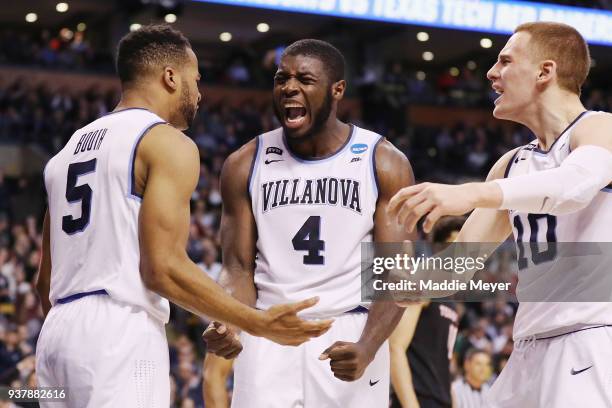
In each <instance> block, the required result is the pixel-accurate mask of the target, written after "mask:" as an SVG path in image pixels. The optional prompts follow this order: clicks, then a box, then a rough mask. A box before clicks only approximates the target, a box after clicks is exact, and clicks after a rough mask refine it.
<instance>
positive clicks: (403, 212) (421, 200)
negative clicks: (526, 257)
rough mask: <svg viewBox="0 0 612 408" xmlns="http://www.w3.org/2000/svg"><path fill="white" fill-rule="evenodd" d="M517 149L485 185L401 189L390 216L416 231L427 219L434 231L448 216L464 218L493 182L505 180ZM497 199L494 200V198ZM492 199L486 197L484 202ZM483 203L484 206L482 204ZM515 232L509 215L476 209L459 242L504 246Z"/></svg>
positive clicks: (389, 209)
mask: <svg viewBox="0 0 612 408" xmlns="http://www.w3.org/2000/svg"><path fill="white" fill-rule="evenodd" d="M517 150H518V148H517V149H514V150H511V151H509V152H507V153H506V154H504V155H503V156H502V157H501V158H500V159H499V160H498V161H497V162H496V163H495V165H494V166H493V167H492V168H491V171H489V174H488V176H487V180H486V182H484V183H467V184H460V185H447V184H436V183H421V184H417V185H415V186H411V187H406V188H403V189H401V190H400V191H399V192H398V193H397V194H395V196H393V198H392V199H391V200H390V202H389V205H388V207H387V212H388V213H389V216H390V217H391V218H392V219H394V220H396V222H397V223H399V224H400V225H403V226H404V227H405V228H406V230H408V231H413V230H414V229H415V227H416V224H417V222H418V221H419V220H420V219H421V218H422V217H425V220H424V222H423V229H424V230H425V231H426V232H430V231H431V229H432V228H433V226H434V224H435V223H436V222H437V221H438V219H440V217H442V216H444V215H463V214H465V213H466V212H468V211H471V210H473V209H474V208H475V207H474V204H476V203H477V201H478V200H479V198H478V197H479V196H480V195H483V194H484V193H483V191H486V189H487V188H486V187H483V186H485V185H487V186H490V185H491V184H492V182H493V180H497V179H502V178H504V173H505V171H506V168H507V166H508V163H509V162H510V160H512V158H513V157H514V154H515V153H516V151H517ZM493 199H494V198H493ZM486 200H492V198H490V197H489V198H486V199H483V200H482V201H483V202H484V201H486ZM481 204H483V203H481ZM511 232H512V229H511V226H510V222H509V221H508V212H507V211H506V210H499V209H497V208H480V207H479V208H476V209H475V210H474V211H473V212H472V214H471V215H470V216H469V217H468V219H467V221H466V222H465V224H464V225H463V228H461V232H460V233H459V235H458V237H457V239H456V241H457V242H487V243H495V242H497V243H502V242H503V241H504V240H506V238H507V237H508V235H510V233H511Z"/></svg>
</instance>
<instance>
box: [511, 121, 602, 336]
mask: <svg viewBox="0 0 612 408" xmlns="http://www.w3.org/2000/svg"><path fill="white" fill-rule="evenodd" d="M595 114H598V113H597V112H590V111H589V112H584V113H583V114H582V115H580V116H579V117H578V118H576V120H574V122H572V123H571V124H570V125H569V126H568V127H567V129H565V131H564V132H563V133H562V134H561V135H560V136H559V137H558V138H557V140H555V142H554V143H553V145H552V146H551V147H550V149H549V150H548V151H543V150H541V149H540V148H539V147H538V141H537V140H535V141H533V142H531V143H529V144H528V145H526V146H523V147H522V148H520V149H519V150H518V151H517V152H516V154H515V155H514V157H513V158H512V160H511V161H510V163H509V164H508V167H507V169H506V177H514V176H519V175H524V174H529V173H533V172H537V171H542V170H546V169H551V168H556V167H559V166H560V165H561V163H562V162H563V160H565V158H566V157H567V156H568V155H569V154H570V138H571V135H572V129H573V128H574V126H575V125H576V123H578V121H579V120H581V119H583V118H584V117H586V116H588V115H595ZM611 187H612V185H609V186H608V187H606V188H604V189H602V190H601V191H599V192H598V193H597V195H596V196H595V198H594V199H593V200H592V201H591V202H590V203H589V204H588V205H587V206H586V207H585V208H583V209H582V210H579V211H576V212H573V213H570V214H565V215H561V216H553V215H550V214H525V213H520V212H517V211H510V212H509V215H510V223H511V225H512V227H513V233H514V238H515V241H516V243H517V256H518V266H519V280H518V286H517V291H516V292H517V298H518V299H519V302H520V303H519V308H518V312H517V315H516V319H515V322H514V335H513V337H514V338H515V339H520V338H525V337H530V336H536V337H546V336H549V335H556V334H563V333H568V332H571V331H574V330H579V329H580V328H584V327H590V326H597V325H608V324H612V303H606V302H588V301H581V302H572V301H567V302H555V301H544V300H545V299H546V295H548V296H549V297H550V298H551V299H553V300H558V299H559V297H556V298H555V293H557V295H558V296H561V297H563V296H565V297H567V298H568V299H569V300H572V291H574V292H580V291H582V293H586V292H588V291H593V290H596V289H597V285H599V284H602V283H603V282H600V281H599V280H601V279H602V277H604V279H605V277H606V276H608V275H610V274H609V273H607V270H608V269H609V265H603V264H601V265H595V266H594V267H593V268H591V266H592V265H589V267H588V268H584V267H582V268H581V267H580V265H581V264H582V265H585V263H584V262H586V261H588V259H587V257H576V258H572V257H564V256H557V253H556V251H557V249H559V250H561V251H567V249H568V248H569V249H570V250H571V249H572V248H576V249H577V250H579V249H580V248H586V247H587V246H586V245H582V246H581V245H580V244H563V243H586V242H612V228H611V226H612V188H611ZM549 242H557V243H559V244H555V245H550V246H549V245H547V244H544V245H543V243H549ZM530 243H531V244H532V245H534V244H533V243H540V245H538V246H537V247H538V250H534V251H533V252H532V251H529V249H528V248H529V245H530ZM555 248H557V249H555ZM583 255H584V254H583ZM581 262H582V263H581ZM577 289H580V290H577ZM559 293H561V294H560V295H559ZM530 295H532V296H531V297H530ZM534 297H538V299H534ZM565 297H564V298H565ZM522 298H529V300H540V299H542V300H543V301H541V302H538V301H525V302H523V301H522ZM582 300H588V299H582Z"/></svg>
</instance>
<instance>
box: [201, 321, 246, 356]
mask: <svg viewBox="0 0 612 408" xmlns="http://www.w3.org/2000/svg"><path fill="white" fill-rule="evenodd" d="M202 338H203V339H204V341H205V342H206V351H207V352H208V353H213V354H215V355H217V356H219V357H223V358H225V359H228V360H231V359H232V358H235V357H236V356H237V355H238V354H240V352H241V351H242V343H240V338H239V337H238V334H236V333H234V332H233V331H232V330H231V329H230V328H229V327H227V326H226V325H224V324H223V323H219V322H211V323H210V324H209V325H208V327H207V328H206V330H204V333H202Z"/></svg>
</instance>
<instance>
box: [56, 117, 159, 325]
mask: <svg viewBox="0 0 612 408" xmlns="http://www.w3.org/2000/svg"><path fill="white" fill-rule="evenodd" d="M161 123H166V122H165V121H164V120H163V119H161V118H160V117H159V116H157V115H155V114H154V113H152V112H150V111H148V110H146V109H140V108H131V109H125V110H122V111H117V112H112V113H109V114H108V115H106V116H103V117H101V118H99V119H97V120H95V121H93V122H91V123H90V124H88V125H87V126H85V127H83V128H81V129H79V130H77V131H76V132H75V133H74V134H73V135H72V137H71V138H70V140H69V141H68V143H67V144H66V146H65V147H64V148H63V149H62V150H61V151H60V152H59V153H58V154H57V155H56V156H54V157H53V158H52V159H51V160H50V161H49V163H47V166H46V168H45V186H46V189H47V195H48V198H49V216H50V226H51V228H50V234H51V263H52V270H51V293H50V299H51V303H52V304H56V303H57V302H58V300H59V302H60V303H62V302H63V301H65V300H66V299H67V298H68V299H70V298H74V297H75V296H77V297H78V296H79V295H80V294H84V293H89V292H95V291H102V290H104V291H106V292H107V293H108V294H109V295H110V296H111V297H112V298H113V299H116V300H118V301H121V302H125V303H128V304H131V305H134V306H137V307H141V308H143V309H144V310H146V311H147V312H148V313H150V314H151V315H152V316H153V317H154V318H156V319H157V320H159V321H162V322H164V323H165V322H167V321H168V316H169V312H170V308H169V304H168V301H167V300H166V299H164V298H162V297H161V296H159V295H157V294H155V293H153V292H151V291H149V290H148V289H147V288H146V287H145V286H144V284H143V282H142V279H141V276H140V270H139V263H140V249H139V246H138V213H139V211H140V203H141V197H140V196H139V195H138V194H137V193H136V192H135V190H134V168H133V167H134V161H135V152H136V148H137V146H138V143H139V142H140V140H141V138H142V137H143V136H144V135H145V134H146V133H147V131H148V130H149V129H151V128H152V127H153V126H155V125H157V124H161Z"/></svg>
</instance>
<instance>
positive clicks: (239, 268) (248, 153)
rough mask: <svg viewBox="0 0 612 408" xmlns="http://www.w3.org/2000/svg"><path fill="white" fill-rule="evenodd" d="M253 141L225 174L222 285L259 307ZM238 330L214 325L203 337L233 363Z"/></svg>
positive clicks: (231, 159) (226, 166) (230, 160)
mask: <svg viewBox="0 0 612 408" xmlns="http://www.w3.org/2000/svg"><path fill="white" fill-rule="evenodd" d="M255 142H256V140H255V139H253V140H251V141H250V142H248V143H247V144H245V145H244V146H242V147H241V148H240V149H238V150H237V151H236V152H234V153H232V154H231V155H230V156H229V157H228V158H227V160H226V161H225V163H224V164H223V169H222V170H221V198H222V200H223V212H222V214H221V231H220V232H221V247H222V251H221V253H222V254H223V257H222V258H223V269H222V270H221V275H220V278H219V283H220V284H221V286H223V288H225V290H226V291H227V292H228V293H230V294H231V295H232V296H233V297H235V298H236V299H238V300H240V301H241V302H242V303H245V304H247V305H249V306H255V301H256V300H257V291H256V290H255V280H254V273H255V243H256V240H257V228H256V226H255V219H254V218H253V212H252V210H251V201H250V198H249V194H248V188H249V186H248V182H249V174H250V171H251V163H252V162H253V159H254V156H255V153H256V143H255ZM236 332H237V330H236V329H235V328H229V327H227V326H225V325H223V324H220V323H219V322H211V324H210V325H209V326H208V327H207V328H206V330H205V331H204V333H203V334H202V337H203V338H204V341H206V343H207V351H208V352H209V353H214V354H216V355H218V356H220V357H224V358H227V359H231V358H234V357H236V356H237V355H238V354H239V353H240V352H241V351H242V345H241V344H240V340H239V338H238V336H237V334H236Z"/></svg>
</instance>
